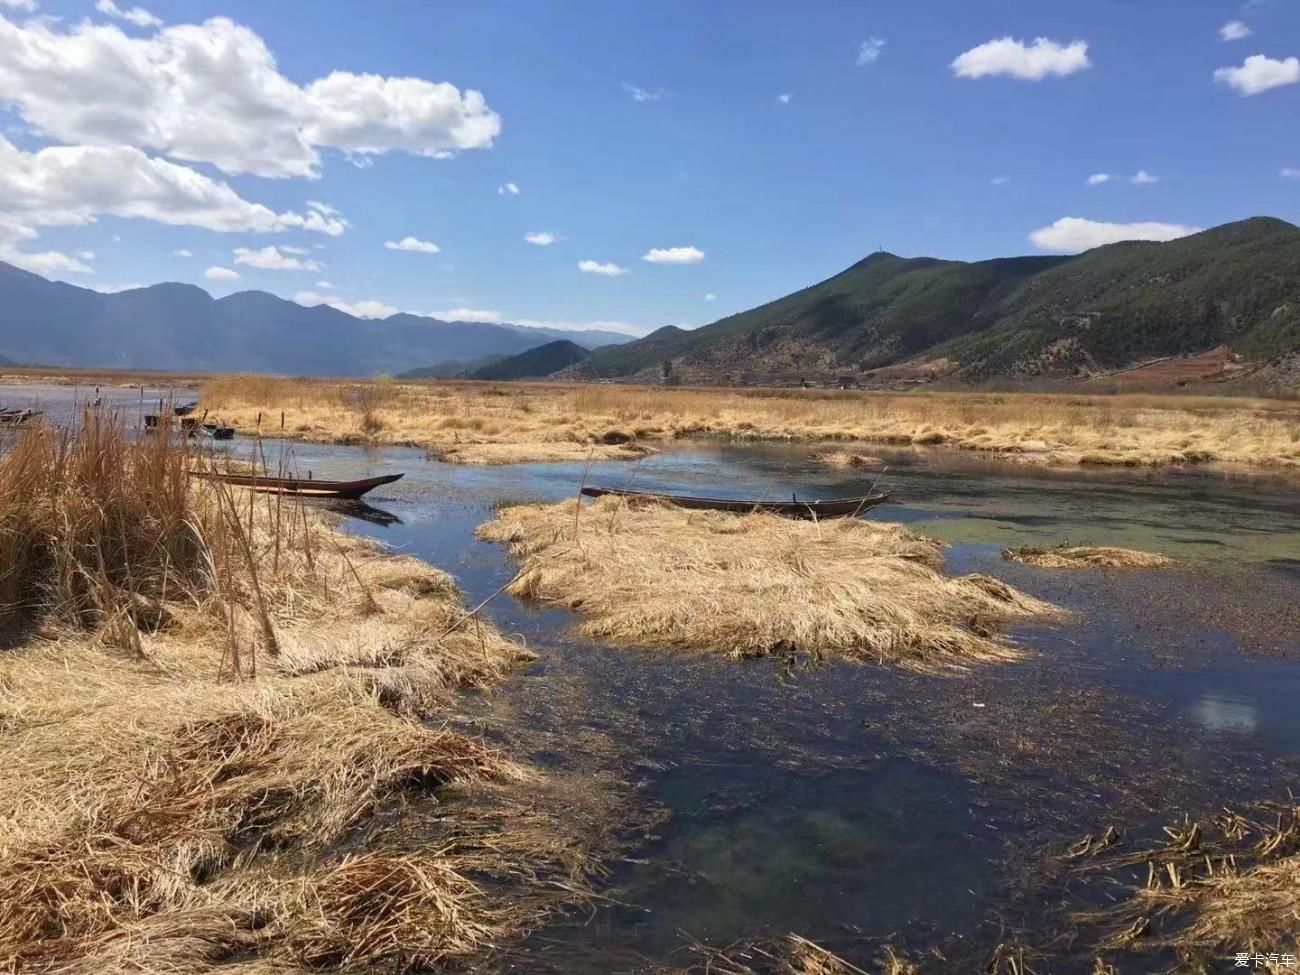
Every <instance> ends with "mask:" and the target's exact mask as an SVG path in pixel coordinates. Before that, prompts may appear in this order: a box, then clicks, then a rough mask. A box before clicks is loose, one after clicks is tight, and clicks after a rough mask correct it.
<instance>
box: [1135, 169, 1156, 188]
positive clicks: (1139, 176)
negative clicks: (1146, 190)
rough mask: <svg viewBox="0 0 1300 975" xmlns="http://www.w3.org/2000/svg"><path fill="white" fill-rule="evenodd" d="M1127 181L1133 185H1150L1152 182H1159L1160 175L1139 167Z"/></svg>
mask: <svg viewBox="0 0 1300 975" xmlns="http://www.w3.org/2000/svg"><path fill="white" fill-rule="evenodd" d="M1129 182H1130V183H1132V184H1133V185H1134V186H1150V185H1151V184H1152V183H1159V182H1160V177H1159V176H1156V175H1154V174H1152V173H1148V172H1147V171H1146V170H1145V169H1139V170H1138V171H1137V172H1136V173H1134V174H1133V178H1132V179H1130V180H1129Z"/></svg>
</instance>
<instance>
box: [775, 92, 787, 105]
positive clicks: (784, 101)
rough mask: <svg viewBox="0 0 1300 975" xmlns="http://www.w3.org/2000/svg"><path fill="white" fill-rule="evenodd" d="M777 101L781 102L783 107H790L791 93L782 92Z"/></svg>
mask: <svg viewBox="0 0 1300 975" xmlns="http://www.w3.org/2000/svg"><path fill="white" fill-rule="evenodd" d="M776 100H777V101H778V102H780V103H781V104H782V105H789V104H790V93H789V92H782V93H781V94H779V95H777V96H776Z"/></svg>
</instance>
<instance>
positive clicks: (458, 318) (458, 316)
mask: <svg viewBox="0 0 1300 975" xmlns="http://www.w3.org/2000/svg"><path fill="white" fill-rule="evenodd" d="M429 316H430V317H431V318H436V319H438V320H439V321H442V322H486V323H487V324H493V323H496V322H499V321H501V312H499V311H494V310H492V309H490V308H444V309H442V310H441V311H431V312H429Z"/></svg>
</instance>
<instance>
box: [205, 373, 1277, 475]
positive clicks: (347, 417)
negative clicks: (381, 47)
mask: <svg viewBox="0 0 1300 975" xmlns="http://www.w3.org/2000/svg"><path fill="white" fill-rule="evenodd" d="M202 405H203V407H204V408H207V409H211V410H212V411H213V413H215V414H217V415H218V416H220V417H221V418H222V419H223V420H226V421H228V422H230V423H232V424H233V425H234V426H236V427H238V428H240V429H241V430H246V431H247V430H252V429H255V428H256V427H257V426H258V417H259V415H260V417H261V429H262V430H263V431H265V432H267V433H276V434H278V433H280V431H281V429H283V431H284V433H285V435H287V436H291V437H300V438H303V439H308V440H321V441H343V442H363V441H374V442H377V443H394V444H407V445H412V446H421V447H426V448H428V449H430V450H433V451H436V452H438V453H440V454H442V455H444V456H445V457H446V458H447V459H449V460H456V461H462V462H466V463H507V462H510V461H529V460H560V459H577V458H585V457H587V456H588V455H590V454H592V453H594V454H595V456H597V457H614V458H617V457H635V456H638V455H639V451H638V450H637V449H636V448H637V447H638V446H640V445H643V444H646V443H647V442H648V443H650V444H653V443H654V442H656V441H661V440H670V439H673V438H678V437H690V436H721V437H729V438H737V439H747V438H752V439H789V440H800V441H810V442H834V441H862V442H872V443H881V444H893V445H918V446H927V445H943V446H949V447H955V448H960V449H963V450H971V451H979V452H984V453H988V454H990V455H992V456H998V457H1002V458H1005V459H1007V460H1011V461H1016V462H1020V463H1033V464H1052V465H1077V464H1096V465H1123V466H1141V465H1146V466H1160V465H1167V464H1201V463H1209V462H1218V463H1223V464H1230V465H1240V466H1244V467H1252V468H1271V469H1278V470H1297V469H1300V406H1298V405H1297V404H1296V403H1295V402H1291V401H1283V400H1267V399H1244V398H1243V399H1230V398H1226V397H1223V398H1215V397H1191V396H1158V395H1138V394H1129V395H1117V396H1081V395H1073V394H1064V393H1062V394H1036V393H939V392H913V393H903V394H897V393H862V392H850V391H845V392H832V391H825V390H793V389H745V390H735V389H729V390H723V389H686V388H680V387H678V388H671V389H661V388H652V387H639V386H615V385H561V384H542V383H522V384H516V385H510V384H504V383H495V384H488V383H469V382H443V383H398V382H394V381H392V380H387V381H376V382H374V383H365V382H360V383H358V382H345V381H330V380H289V379H272V378H268V377H259V376H227V377H219V378H215V379H212V380H210V381H209V382H208V383H207V384H206V385H205V386H204V389H203V393H202ZM282 412H283V428H282V427H281V413H282ZM626 438H632V439H631V441H630V442H628V441H627V440H626Z"/></svg>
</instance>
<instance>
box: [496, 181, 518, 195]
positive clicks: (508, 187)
mask: <svg viewBox="0 0 1300 975" xmlns="http://www.w3.org/2000/svg"><path fill="white" fill-rule="evenodd" d="M497 195H498V196H518V195H519V187H518V186H516V185H515V184H514V183H502V184H501V185H500V186H498V187H497Z"/></svg>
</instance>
